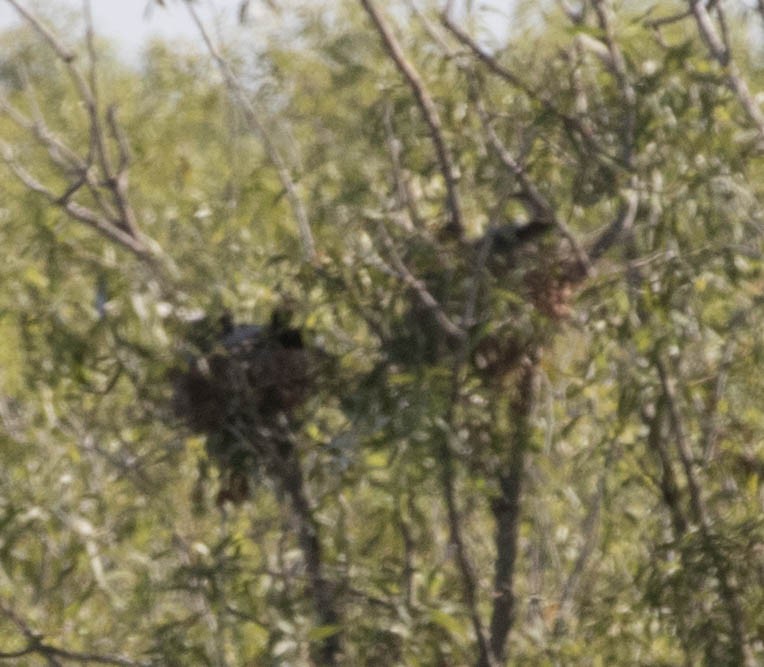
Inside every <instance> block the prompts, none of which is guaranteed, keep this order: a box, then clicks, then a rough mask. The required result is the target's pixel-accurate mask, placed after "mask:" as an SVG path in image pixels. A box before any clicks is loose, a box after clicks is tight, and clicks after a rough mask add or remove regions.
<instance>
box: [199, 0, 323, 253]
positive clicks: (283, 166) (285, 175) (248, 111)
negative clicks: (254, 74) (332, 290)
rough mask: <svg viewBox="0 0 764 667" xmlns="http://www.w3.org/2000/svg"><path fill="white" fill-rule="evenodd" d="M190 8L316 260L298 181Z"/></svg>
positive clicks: (307, 249) (304, 246)
mask: <svg viewBox="0 0 764 667" xmlns="http://www.w3.org/2000/svg"><path fill="white" fill-rule="evenodd" d="M186 8H187V9H188V12H189V14H190V16H191V18H192V20H193V21H194V23H195V24H196V27H197V30H199V34H200V35H201V37H202V39H203V40H204V43H205V45H206V46H207V50H208V51H209V53H210V55H211V56H212V59H213V60H214V61H215V63H216V64H217V66H218V69H219V70H220V73H221V74H222V75H223V80H224V81H225V83H226V86H227V87H228V91H229V94H230V95H231V97H232V98H233V99H234V100H235V102H236V103H237V105H238V106H239V108H240V109H241V111H242V113H243V114H244V118H245V120H246V121H247V123H248V125H249V127H250V129H251V130H253V131H254V132H255V134H256V135H257V136H258V137H259V139H260V142H261V143H262V145H263V148H265V152H266V154H267V155H268V159H270V161H271V163H272V164H273V166H274V168H275V169H276V173H277V174H278V177H279V180H280V181H281V185H282V187H283V188H284V191H285V192H286V196H287V199H288V200H289V204H290V206H291V208H292V213H293V214H294V217H295V221H296V222H297V228H298V232H299V235H300V242H301V244H302V251H303V255H304V257H305V259H307V260H308V261H310V262H314V261H315V260H316V243H315V240H314V239H313V232H312V231H311V226H310V220H309V218H308V213H307V211H306V210H305V206H304V204H303V202H302V199H301V197H300V195H299V193H298V190H297V184H296V183H295V182H294V179H293V178H292V175H291V173H290V170H289V167H288V166H287V163H286V161H285V160H284V158H283V156H282V155H281V152H280V151H279V149H278V148H277V147H276V144H275V143H274V142H273V141H272V140H271V137H270V135H269V134H268V130H267V129H266V127H265V125H264V124H263V122H262V121H261V120H260V116H261V113H260V111H259V109H258V108H257V106H256V104H255V102H254V101H253V100H252V99H251V98H250V96H249V95H247V94H246V92H245V90H244V86H243V85H242V83H241V81H240V80H239V78H238V77H237V76H236V73H235V72H234V71H233V69H232V67H231V65H230V64H229V62H228V61H227V60H226V58H225V57H224V56H223V54H222V53H221V51H220V49H218V47H217V46H216V45H215V43H214V42H213V41H212V38H211V37H210V34H209V32H208V31H207V28H206V27H205V26H204V23H202V20H201V18H200V17H199V14H198V12H197V11H196V9H195V7H194V5H193V3H192V2H191V0H186Z"/></svg>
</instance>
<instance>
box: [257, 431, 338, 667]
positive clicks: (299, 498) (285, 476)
mask: <svg viewBox="0 0 764 667" xmlns="http://www.w3.org/2000/svg"><path fill="white" fill-rule="evenodd" d="M280 435H281V440H282V441H281V442H279V443H277V444H276V446H275V447H274V448H273V451H272V452H270V454H271V457H272V459H273V460H272V465H271V472H272V474H273V476H274V477H275V478H276V479H277V480H279V482H280V484H281V486H282V488H283V489H284V491H285V493H286V494H287V496H288V497H289V501H290V504H291V506H292V512H293V516H294V518H295V520H296V523H297V541H298V545H299V547H300V551H301V552H302V557H303V560H304V562H305V569H306V572H307V575H308V581H309V582H310V591H309V592H310V596H311V598H312V601H313V607H314V613H315V615H316V619H317V621H318V624H319V625H320V626H322V627H323V628H325V629H327V631H328V632H329V633H330V634H329V635H328V636H326V637H325V638H324V639H322V640H321V642H320V645H319V648H318V651H317V655H316V658H317V663H318V664H319V665H326V666H327V667H331V666H332V665H336V664H338V660H339V655H340V651H341V642H340V637H341V635H340V632H339V628H338V626H339V624H340V614H339V612H338V611H337V605H336V602H335V595H334V590H333V589H334V587H333V586H332V584H331V582H330V581H329V580H328V579H327V577H326V573H325V564H324V555H323V550H322V548H321V541H320V539H319V531H318V525H317V523H316V520H315V517H314V516H313V509H312V507H311V503H310V500H309V499H308V494H307V491H306V488H305V477H304V475H303V472H302V466H301V464H300V458H299V456H298V453H297V448H296V446H295V443H294V442H293V440H292V438H291V436H290V435H289V434H288V433H284V434H280ZM335 629H336V631H333V630H335Z"/></svg>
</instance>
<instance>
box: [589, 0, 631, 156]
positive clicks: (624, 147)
mask: <svg viewBox="0 0 764 667" xmlns="http://www.w3.org/2000/svg"><path fill="white" fill-rule="evenodd" d="M592 4H593V6H594V11H595V13H596V14H597V19H598V22H599V25H600V28H601V29H602V32H603V33H604V34H605V44H606V46H607V49H608V52H609V53H610V66H611V69H612V71H613V74H614V76H615V79H616V81H617V83H618V87H619V89H620V91H621V98H622V100H623V104H624V114H625V115H624V122H623V128H622V130H621V159H622V160H623V163H624V164H625V165H626V166H627V167H628V168H631V167H632V162H633V157H634V141H635V133H636V126H637V109H636V106H637V93H636V91H635V89H634V86H632V85H631V82H630V81H629V75H628V72H627V69H626V59H625V58H624V56H623V53H622V52H621V49H620V47H619V46H618V42H617V40H616V37H615V33H614V30H613V23H612V17H611V9H610V7H609V6H607V5H606V4H605V2H604V0H592Z"/></svg>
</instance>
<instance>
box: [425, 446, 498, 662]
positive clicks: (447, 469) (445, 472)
mask: <svg viewBox="0 0 764 667" xmlns="http://www.w3.org/2000/svg"><path fill="white" fill-rule="evenodd" d="M438 454H439V458H440V483H441V487H442V488H443V496H444V499H445V501H446V514H447V516H448V528H449V539H450V542H451V544H452V545H453V547H454V551H455V555H456V564H457V567H458V568H459V572H460V574H461V583H462V597H463V599H464V603H465V605H466V606H467V610H468V612H469V615H470V620H471V621H472V629H473V631H474V632H475V637H476V639H477V643H478V660H477V665H478V667H498V663H497V662H496V661H495V660H494V658H493V655H492V653H491V649H490V644H489V639H488V638H487V637H486V632H485V629H484V628H483V622H482V621H481V620H480V612H479V611H478V601H477V582H476V576H475V568H474V567H473V565H472V562H471V561H470V557H469V554H468V553H467V545H466V544H465V542H464V536H463V535H462V520H461V516H460V514H459V509H458V507H457V503H456V490H455V483H454V481H455V476H456V475H455V470H454V457H453V454H452V452H451V448H450V446H449V443H448V436H447V434H445V433H444V434H443V437H442V438H441V441H440V447H439V451H438Z"/></svg>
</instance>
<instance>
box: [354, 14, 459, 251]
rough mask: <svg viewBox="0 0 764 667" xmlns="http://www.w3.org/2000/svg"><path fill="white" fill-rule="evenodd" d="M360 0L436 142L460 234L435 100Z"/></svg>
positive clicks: (382, 24) (452, 179) (451, 171)
mask: <svg viewBox="0 0 764 667" xmlns="http://www.w3.org/2000/svg"><path fill="white" fill-rule="evenodd" d="M360 2H361V4H362V5H363V7H364V9H365V10H366V12H367V13H368V14H369V16H370V17H371V20H372V22H373V23H374V25H375V26H376V28H377V31H378V32H379V34H380V36H381V37H382V42H383V43H384V45H385V49H386V50H387V53H388V55H389V56H390V58H391V59H392V60H393V62H394V63H395V65H396V67H397V68H398V70H399V71H400V72H401V74H402V75H403V77H404V78H405V79H406V81H407V82H408V84H409V86H410V87H411V89H412V91H413V92H414V97H415V98H416V100H417V103H418V105H419V108H420V110H421V111H422V115H423V117H424V120H425V123H427V127H428V128H429V130H430V139H431V140H432V143H433V145H434V146H435V152H436V154H437V157H438V163H439V165H440V172H441V174H442V175H443V180H444V181H445V183H446V192H447V202H448V212H449V217H450V220H449V226H450V228H451V229H452V231H453V232H454V234H455V235H457V236H458V237H461V236H462V235H463V233H464V224H463V222H462V213H461V204H460V202H459V192H458V189H457V186H456V181H457V177H456V170H455V167H454V160H453V157H452V156H451V151H450V150H449V148H448V145H447V144H446V141H445V138H444V137H443V125H442V123H441V120H440V115H439V114H438V109H437V107H436V106H435V102H434V101H433V99H432V97H431V96H430V93H429V92H428V90H427V88H426V87H425V85H424V82H423V81H422V78H421V77H420V76H419V73H418V72H417V71H416V69H415V68H414V66H413V65H412V64H411V63H410V62H409V61H408V60H407V59H406V56H405V55H404V53H403V49H402V48H401V45H400V44H399V43H398V40H397V38H396V37H395V35H394V34H393V32H392V30H391V29H390V26H389V25H388V24H387V22H386V21H385V19H384V18H383V16H382V14H381V13H380V12H379V10H378V9H377V7H376V6H375V5H374V3H373V2H372V0H360Z"/></svg>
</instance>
